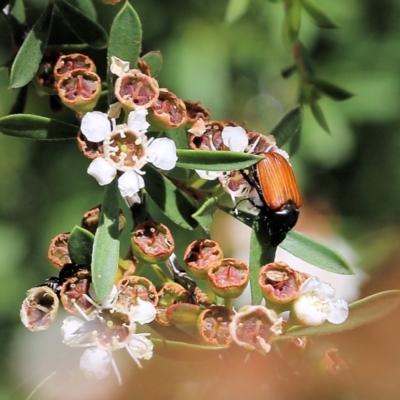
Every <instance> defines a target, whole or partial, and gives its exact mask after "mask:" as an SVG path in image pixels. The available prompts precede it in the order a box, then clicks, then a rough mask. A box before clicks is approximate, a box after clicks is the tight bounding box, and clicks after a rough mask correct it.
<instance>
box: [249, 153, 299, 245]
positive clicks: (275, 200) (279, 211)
mask: <svg viewBox="0 0 400 400" xmlns="http://www.w3.org/2000/svg"><path fill="white" fill-rule="evenodd" d="M242 174H243V176H244V178H245V179H246V180H247V181H248V182H249V183H250V185H251V186H253V187H254V188H255V189H256V190H257V193H258V195H259V196H260V200H261V202H262V203H263V205H262V206H261V207H260V206H257V205H256V204H254V203H253V204H254V205H255V206H256V207H258V208H260V209H261V211H260V213H259V215H258V217H259V218H260V219H261V220H263V221H265V223H266V226H267V229H268V234H269V237H270V243H271V245H272V246H275V247H276V246H278V245H279V244H280V243H281V242H282V241H283V240H284V239H285V237H286V234H287V233H288V232H289V231H290V230H291V229H292V228H293V227H294V226H295V225H296V222H297V219H298V218H299V210H298V209H299V208H300V207H301V195H300V192H299V188H298V186H297V182H296V178H295V176H294V173H293V170H292V167H291V166H290V164H289V162H288V161H287V160H286V158H285V157H283V156H282V155H281V154H279V153H265V154H264V159H263V160H261V161H259V162H258V163H257V164H255V166H252V167H251V168H250V172H247V171H242Z"/></svg>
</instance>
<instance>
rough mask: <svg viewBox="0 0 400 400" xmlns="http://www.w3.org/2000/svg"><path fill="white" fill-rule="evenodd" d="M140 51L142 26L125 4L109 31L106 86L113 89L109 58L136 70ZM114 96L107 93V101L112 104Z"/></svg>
mask: <svg viewBox="0 0 400 400" xmlns="http://www.w3.org/2000/svg"><path fill="white" fill-rule="evenodd" d="M141 50H142V25H141V23H140V19H139V16H138V15H137V13H136V11H135V10H134V9H133V7H132V6H131V5H130V4H129V2H127V1H126V2H125V4H124V6H123V7H122V8H121V10H120V11H119V13H118V14H117V15H116V16H115V18H114V21H113V23H112V25H111V30H110V44H109V46H108V68H107V82H108V86H109V87H110V88H111V87H113V77H112V74H111V71H110V64H111V57H112V56H115V57H118V58H120V59H121V60H123V61H129V65H130V68H136V65H137V62H138V58H139V55H140V52H141ZM113 96H114V94H113V93H112V91H111V90H110V91H109V97H108V101H109V103H112V101H113V98H114V97H113Z"/></svg>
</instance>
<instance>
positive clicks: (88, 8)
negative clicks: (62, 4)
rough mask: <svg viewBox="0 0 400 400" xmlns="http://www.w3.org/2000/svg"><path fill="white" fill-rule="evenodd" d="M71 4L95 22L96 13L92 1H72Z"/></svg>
mask: <svg viewBox="0 0 400 400" xmlns="http://www.w3.org/2000/svg"><path fill="white" fill-rule="evenodd" d="M71 3H72V4H73V5H74V6H75V7H76V8H77V9H78V10H80V11H81V12H82V13H83V14H85V15H86V16H87V17H88V18H90V19H91V20H92V21H97V12H96V7H95V6H94V4H93V1H87V0H74V1H71Z"/></svg>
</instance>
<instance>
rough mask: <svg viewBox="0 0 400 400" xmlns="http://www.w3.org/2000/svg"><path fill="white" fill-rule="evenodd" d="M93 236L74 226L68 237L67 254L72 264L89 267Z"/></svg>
mask: <svg viewBox="0 0 400 400" xmlns="http://www.w3.org/2000/svg"><path fill="white" fill-rule="evenodd" d="M93 241H94V235H93V234H92V233H91V232H89V231H87V230H86V229H83V228H81V227H80V226H75V228H74V229H73V230H72V232H71V233H70V234H69V237H68V253H69V256H70V258H71V260H72V262H74V263H76V264H82V265H90V264H91V261H92V250H93Z"/></svg>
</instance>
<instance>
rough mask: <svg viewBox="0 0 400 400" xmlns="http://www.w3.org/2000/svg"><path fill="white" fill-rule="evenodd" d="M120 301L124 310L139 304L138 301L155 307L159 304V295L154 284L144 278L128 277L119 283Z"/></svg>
mask: <svg viewBox="0 0 400 400" xmlns="http://www.w3.org/2000/svg"><path fill="white" fill-rule="evenodd" d="M117 289H118V300H117V304H120V305H121V306H122V307H123V308H124V309H129V307H130V306H131V305H133V306H136V305H137V304H138V301H137V299H138V298H140V299H141V300H143V301H149V302H150V303H152V304H153V305H154V306H156V305H157V304H158V294H157V290H156V287H155V286H154V285H153V283H152V282H151V281H150V280H149V279H147V278H144V277H143V276H135V275H132V276H127V277H125V278H123V279H121V280H120V281H119V282H117Z"/></svg>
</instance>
